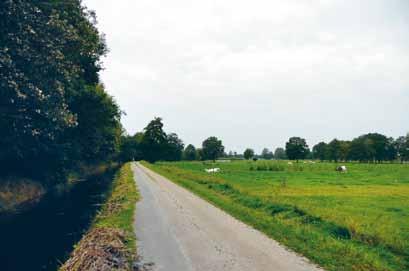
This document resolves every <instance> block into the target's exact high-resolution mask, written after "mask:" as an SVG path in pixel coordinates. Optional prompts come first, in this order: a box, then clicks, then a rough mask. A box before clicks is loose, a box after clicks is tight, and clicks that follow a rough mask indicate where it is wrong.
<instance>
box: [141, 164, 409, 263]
mask: <svg viewBox="0 0 409 271" xmlns="http://www.w3.org/2000/svg"><path fill="white" fill-rule="evenodd" d="M270 163H271V165H273V164H277V165H279V166H280V167H282V168H283V171H269V170H260V171H257V170H248V168H249V165H251V166H253V167H254V168H256V167H257V164H260V168H267V167H268V165H269V164H270ZM345 165H346V166H347V168H348V173H346V174H340V173H338V172H336V171H335V170H334V164H332V163H312V162H311V163H297V164H288V162H287V161H258V162H256V163H254V162H248V161H233V162H231V163H218V164H216V165H215V166H217V167H220V168H221V172H220V174H218V175H217V176H215V175H212V176H209V175H208V174H206V173H205V172H204V168H205V167H206V165H203V164H202V163H198V162H179V163H157V164H155V165H148V166H149V167H151V168H152V169H154V170H155V171H157V172H159V173H161V174H163V175H165V176H167V177H168V178H170V179H171V180H173V181H175V182H176V183H178V184H180V185H182V186H184V187H186V188H188V189H190V190H192V191H193V192H195V193H197V194H198V195H200V196H202V197H203V198H205V199H207V200H209V201H211V202H212V203H213V204H215V205H216V206H218V207H220V208H222V209H224V210H225V211H227V212H229V213H230V214H232V215H233V216H235V217H237V218H238V219H241V220H242V221H244V222H246V223H248V224H250V225H252V226H254V227H255V228H257V229H259V230H261V231H263V232H265V233H266V234H267V235H269V236H271V237H272V238H274V239H276V240H278V241H279V242H281V243H283V244H284V245H286V246H288V247H290V248H292V249H293V250H295V251H297V252H299V253H301V254H303V255H305V256H306V257H308V258H310V259H311V260H312V261H314V262H316V263H318V264H320V265H321V266H322V267H324V268H325V269H326V270H334V271H335V270H336V271H339V270H341V271H349V270H360V271H384V270H391V271H392V270H399V271H400V270H407V269H408V267H409V257H408V255H409V232H408V231H407V230H406V229H407V227H408V226H409V224H408V223H409V222H408V220H407V216H408V215H409V204H408V203H409V199H408V195H409V178H408V176H409V168H408V167H407V165H406V164H403V165H401V164H376V165H375V164H363V163H345Z"/></svg>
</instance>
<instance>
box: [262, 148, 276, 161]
mask: <svg viewBox="0 0 409 271" xmlns="http://www.w3.org/2000/svg"><path fill="white" fill-rule="evenodd" d="M261 157H262V158H264V159H266V160H270V159H273V157H274V154H273V152H272V151H270V150H269V149H267V148H264V149H263V150H262V151H261Z"/></svg>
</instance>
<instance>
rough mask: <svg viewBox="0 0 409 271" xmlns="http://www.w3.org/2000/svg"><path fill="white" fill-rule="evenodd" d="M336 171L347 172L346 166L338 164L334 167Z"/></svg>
mask: <svg viewBox="0 0 409 271" xmlns="http://www.w3.org/2000/svg"><path fill="white" fill-rule="evenodd" d="M336 171H338V172H347V167H346V166H338V167H337V168H336Z"/></svg>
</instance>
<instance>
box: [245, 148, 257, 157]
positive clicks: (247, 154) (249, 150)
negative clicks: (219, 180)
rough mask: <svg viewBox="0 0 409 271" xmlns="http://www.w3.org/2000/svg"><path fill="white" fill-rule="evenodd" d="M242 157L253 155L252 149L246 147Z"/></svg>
mask: <svg viewBox="0 0 409 271" xmlns="http://www.w3.org/2000/svg"><path fill="white" fill-rule="evenodd" d="M243 156H244V159H246V160H249V159H251V158H253V157H254V151H253V149H250V148H247V149H246V150H245V151H244V153H243Z"/></svg>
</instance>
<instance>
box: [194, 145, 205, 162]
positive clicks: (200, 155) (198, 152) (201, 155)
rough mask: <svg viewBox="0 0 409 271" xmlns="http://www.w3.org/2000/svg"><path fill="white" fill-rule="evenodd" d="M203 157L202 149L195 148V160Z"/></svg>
mask: <svg viewBox="0 0 409 271" xmlns="http://www.w3.org/2000/svg"><path fill="white" fill-rule="evenodd" d="M203 157H204V156H203V149H202V148H197V149H196V160H198V161H202V160H205V159H204V158H203Z"/></svg>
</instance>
